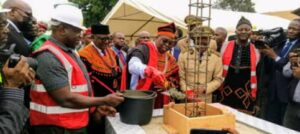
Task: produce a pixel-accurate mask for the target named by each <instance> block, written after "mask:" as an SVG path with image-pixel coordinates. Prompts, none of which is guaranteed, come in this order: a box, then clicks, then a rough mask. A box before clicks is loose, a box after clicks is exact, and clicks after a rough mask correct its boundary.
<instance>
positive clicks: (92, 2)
mask: <svg viewBox="0 0 300 134" xmlns="http://www.w3.org/2000/svg"><path fill="white" fill-rule="evenodd" d="M70 1H71V2H73V3H76V4H78V6H79V8H81V9H82V12H83V17H84V25H85V26H86V27H89V26H91V25H92V24H97V23H99V22H100V21H101V20H102V19H103V18H104V17H105V16H106V15H107V13H108V12H109V11H110V10H111V9H112V7H113V6H114V5H115V4H116V3H117V2H118V0H70Z"/></svg>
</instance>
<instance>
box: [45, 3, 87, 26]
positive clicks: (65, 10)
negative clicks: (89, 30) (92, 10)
mask: <svg viewBox="0 0 300 134" xmlns="http://www.w3.org/2000/svg"><path fill="white" fill-rule="evenodd" d="M51 19H52V21H53V20H54V21H59V22H63V23H65V24H69V25H71V26H74V27H77V28H80V29H82V30H85V29H86V28H85V27H84V26H83V16H82V12H81V10H80V9H79V8H78V7H76V6H75V5H74V4H72V3H64V4H58V5H55V9H54V12H53V14H52V17H51ZM51 23H53V22H51Z"/></svg>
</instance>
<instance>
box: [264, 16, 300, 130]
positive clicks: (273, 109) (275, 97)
mask: <svg viewBox="0 0 300 134" xmlns="http://www.w3.org/2000/svg"><path fill="white" fill-rule="evenodd" d="M299 34H300V19H294V20H292V21H291V22H290V24H289V26H288V31H287V38H288V39H287V40H286V41H284V42H283V43H282V44H281V45H277V46H276V47H274V48H271V47H270V46H269V45H271V44H268V45H265V48H262V49H261V52H262V53H263V54H265V55H266V56H267V57H268V59H267V60H266V61H267V62H266V63H265V68H267V69H268V70H269V71H270V72H269V74H268V75H269V78H270V79H269V83H268V85H267V87H268V100H267V101H268V102H267V107H266V113H265V119H266V120H268V121H271V122H273V123H276V124H279V125H281V124H282V121H283V116H284V113H285V110H286V106H287V102H288V92H287V87H288V83H289V82H290V79H289V78H285V77H284V76H283V74H282V69H283V67H284V65H286V64H287V62H288V58H287V55H288V53H289V52H290V51H291V50H293V49H294V48H297V47H299V46H300V40H299Z"/></svg>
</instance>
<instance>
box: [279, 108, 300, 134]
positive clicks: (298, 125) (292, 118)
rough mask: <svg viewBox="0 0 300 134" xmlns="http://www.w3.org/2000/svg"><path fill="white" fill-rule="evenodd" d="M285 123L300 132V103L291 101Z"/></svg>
mask: <svg viewBox="0 0 300 134" xmlns="http://www.w3.org/2000/svg"><path fill="white" fill-rule="evenodd" d="M283 125H284V126H285V127H287V128H290V129H294V130H296V131H299V132H300V104H299V103H289V104H288V106H287V108H286V112H285V115H284V120H283Z"/></svg>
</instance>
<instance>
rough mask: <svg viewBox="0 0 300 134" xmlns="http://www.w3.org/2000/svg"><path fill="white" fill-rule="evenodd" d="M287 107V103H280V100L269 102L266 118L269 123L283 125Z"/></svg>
mask: <svg viewBox="0 0 300 134" xmlns="http://www.w3.org/2000/svg"><path fill="white" fill-rule="evenodd" d="M286 107H287V103H284V102H281V101H279V99H278V98H276V99H274V100H268V103H267V108H266V111H265V117H264V118H265V119H266V120H267V121H270V122H273V123H276V124H278V125H282V123H283V117H284V114H285V111H286Z"/></svg>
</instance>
